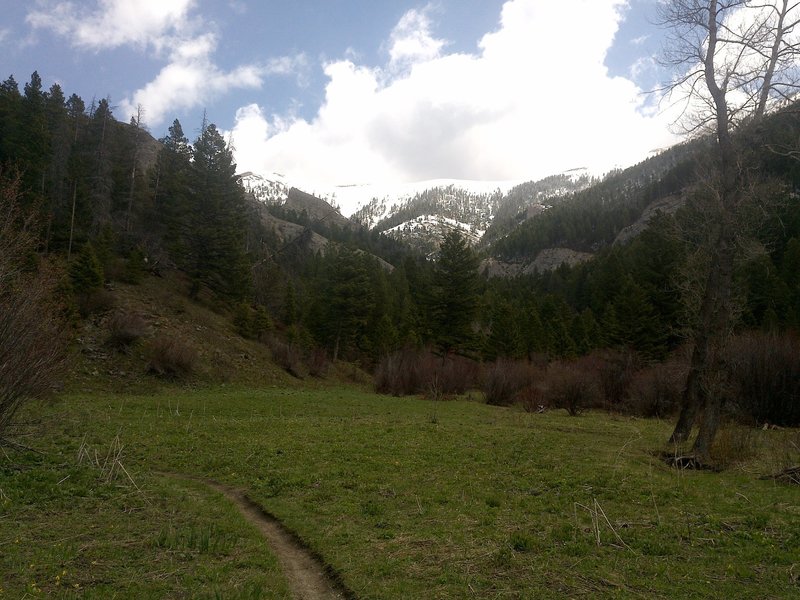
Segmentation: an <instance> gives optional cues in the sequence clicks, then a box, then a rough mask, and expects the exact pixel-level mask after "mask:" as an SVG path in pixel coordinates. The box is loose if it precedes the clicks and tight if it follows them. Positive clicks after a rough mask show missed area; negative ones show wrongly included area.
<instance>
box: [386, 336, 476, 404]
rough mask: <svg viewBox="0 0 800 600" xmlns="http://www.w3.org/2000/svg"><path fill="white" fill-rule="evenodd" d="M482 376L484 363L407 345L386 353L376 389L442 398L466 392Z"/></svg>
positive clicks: (388, 392)
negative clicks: (440, 354) (437, 353)
mask: <svg viewBox="0 0 800 600" xmlns="http://www.w3.org/2000/svg"><path fill="white" fill-rule="evenodd" d="M480 376H481V369H480V365H479V364H478V363H477V362H475V361H473V360H470V359H468V358H465V357H463V356H455V355H447V356H444V357H442V356H437V355H436V354H434V353H433V352H431V351H430V350H418V349H415V348H404V349H402V350H398V351H396V352H393V353H391V354H389V355H387V356H385V357H384V358H383V359H382V360H381V361H380V363H379V364H378V367H377V368H376V370H375V380H374V381H375V389H376V390H377V391H378V392H379V393H382V394H392V395H394V396H409V395H413V394H426V395H427V396H428V397H431V398H434V399H441V398H444V397H447V396H451V395H455V394H463V393H465V392H466V391H467V390H468V389H470V388H471V387H473V386H475V385H476V384H477V383H478V382H479V380H480Z"/></svg>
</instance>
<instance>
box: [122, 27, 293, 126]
mask: <svg viewBox="0 0 800 600" xmlns="http://www.w3.org/2000/svg"><path fill="white" fill-rule="evenodd" d="M207 42H208V40H205V39H203V38H195V39H192V40H189V41H187V42H186V43H185V44H182V45H178V47H177V48H176V50H175V52H174V53H173V56H172V57H171V60H170V62H169V64H167V65H166V66H165V67H163V68H162V69H161V71H160V72H159V73H158V75H156V77H155V78H154V79H153V80H152V81H150V82H149V83H148V84H147V85H145V86H144V87H142V88H141V89H139V90H137V91H136V92H134V93H133V95H132V96H131V97H130V98H126V99H125V100H123V101H122V102H121V103H120V111H121V112H120V114H122V115H132V114H134V113H135V112H136V107H137V106H139V105H141V106H143V107H144V108H145V109H146V111H147V122H148V124H150V125H153V124H159V123H163V122H164V120H165V119H169V118H170V117H171V116H172V115H174V114H175V113H176V112H178V111H181V110H185V109H191V108H194V107H197V106H202V105H204V104H207V103H209V102H210V101H212V100H213V99H214V98H217V97H219V96H221V95H223V94H225V93H228V92H230V91H232V90H235V89H259V88H261V87H262V86H263V84H264V80H265V79H266V77H268V76H270V75H287V74H290V73H292V72H294V71H301V72H302V70H303V69H304V67H305V65H306V62H307V61H306V58H305V56H304V55H298V56H295V57H284V58H280V59H275V60H272V61H270V62H267V63H266V64H251V65H242V66H239V67H236V68H235V69H233V70H230V71H223V70H222V69H220V68H219V67H218V66H217V65H215V64H214V62H213V61H212V60H211V58H210V56H211V54H212V53H213V51H214V49H215V47H216V44H215V43H214V44H211V45H207Z"/></svg>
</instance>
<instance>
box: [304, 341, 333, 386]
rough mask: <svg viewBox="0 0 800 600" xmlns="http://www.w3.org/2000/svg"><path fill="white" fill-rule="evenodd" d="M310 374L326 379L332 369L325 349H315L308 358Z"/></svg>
mask: <svg viewBox="0 0 800 600" xmlns="http://www.w3.org/2000/svg"><path fill="white" fill-rule="evenodd" d="M307 363H308V372H309V374H310V375H311V376H312V377H318V378H320V379H322V378H324V377H325V376H326V375H327V374H328V371H329V370H330V368H331V361H330V359H329V358H328V353H327V352H326V351H325V350H324V349H323V348H314V349H312V350H311V353H310V354H309V356H308V361H307Z"/></svg>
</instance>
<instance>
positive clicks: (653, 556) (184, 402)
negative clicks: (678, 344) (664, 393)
mask: <svg viewBox="0 0 800 600" xmlns="http://www.w3.org/2000/svg"><path fill="white" fill-rule="evenodd" d="M32 413H33V414H34V415H35V416H37V417H40V418H43V419H44V425H43V426H42V427H43V429H42V430H41V433H42V437H41V438H39V439H37V440H36V443H35V445H36V446H37V448H39V449H41V450H42V451H43V452H44V454H43V455H41V456H39V455H34V454H26V455H12V456H11V457H10V458H11V462H9V461H7V460H6V461H4V462H3V463H2V465H3V469H2V471H0V490H2V493H0V573H2V577H3V578H2V582H1V583H0V588H2V594H5V595H6V596H7V597H19V596H21V595H23V594H24V593H25V592H27V593H29V594H31V593H32V592H35V591H36V589H39V590H42V593H45V594H50V595H54V596H56V597H58V594H61V596H62V597H71V596H70V594H72V595H73V596H78V595H80V596H81V597H92V595H94V596H95V597H104V596H106V595H108V593H109V592H110V590H114V591H115V592H117V593H118V594H119V595H121V596H124V597H137V598H138V597H178V598H179V597H187V598H188V597H204V595H205V597H215V594H216V595H218V596H220V597H224V598H228V597H242V598H250V597H252V598H273V597H284V596H285V594H286V588H285V584H284V582H283V579H282V577H281V575H280V573H279V570H278V568H277V566H276V562H275V559H274V558H273V557H271V555H269V553H268V552H267V551H266V549H265V547H264V544H263V542H262V541H261V540H260V538H259V537H258V535H257V534H256V533H255V532H254V530H252V529H251V528H250V527H249V526H248V525H246V524H245V523H244V522H243V520H242V519H241V518H240V517H239V516H238V514H237V513H236V512H235V509H233V508H232V507H230V506H229V505H228V504H227V502H225V501H224V500H223V498H222V497H221V496H219V495H218V494H216V493H215V492H212V491H209V490H208V489H207V488H205V487H204V486H202V485H201V484H198V483H188V482H184V481H181V480H176V479H174V478H172V477H169V476H166V475H164V473H171V472H172V473H185V474H188V475H193V476H199V477H212V478H214V479H216V480H218V481H221V482H224V483H227V484H231V485H235V486H239V487H241V488H244V489H247V490H248V491H249V493H250V496H251V497H252V498H253V499H254V500H255V501H257V502H259V503H260V504H261V505H262V506H264V507H265V508H266V509H267V510H268V511H270V512H272V513H273V514H275V515H276V516H278V517H279V518H280V519H281V520H283V521H284V522H285V523H286V524H287V525H288V526H289V527H290V528H291V529H293V530H294V531H296V532H297V533H298V534H299V535H300V537H302V538H303V539H304V540H305V541H306V542H307V543H308V545H309V546H311V547H312V548H313V549H314V550H315V551H316V552H318V553H319V554H320V555H321V556H323V557H325V559H326V560H327V561H328V562H329V563H330V564H331V565H332V567H333V568H334V569H336V570H337V571H338V572H339V573H340V574H341V576H342V578H343V580H344V582H345V583H346V584H347V585H348V587H350V589H352V590H353V591H354V592H355V593H356V594H357V596H358V597H359V598H464V597H476V598H493V597H519V598H547V597H552V598H561V597H647V598H659V597H663V598H672V597H683V598H687V597H703V598H707V597H721V598H722V597H774V598H780V597H792V596H794V595H796V594H797V593H798V592H800V558H798V557H799V556H800V554H798V551H799V550H800V496H798V491H797V488H795V487H790V486H783V485H779V484H775V483H773V482H771V481H764V480H760V479H759V478H758V475H759V474H761V473H766V472H769V471H770V470H774V468H776V465H772V464H768V463H765V462H763V460H764V456H766V454H764V453H758V454H757V456H754V457H752V458H750V459H749V460H748V462H747V463H745V464H743V465H739V466H737V467H733V468H730V469H729V470H727V471H725V472H723V473H718V474H715V473H707V472H688V471H684V472H680V471H674V470H670V469H668V468H667V467H666V466H664V465H663V464H662V463H661V461H660V460H659V459H658V458H657V457H656V456H655V451H656V450H659V449H660V448H661V447H662V446H661V445H662V443H663V440H664V439H666V437H667V436H668V434H669V430H670V426H669V423H665V422H660V421H648V420H638V419H630V418H621V417H610V416H607V415H605V414H600V413H590V414H586V415H584V416H582V417H577V418H572V417H568V416H567V415H566V414H564V413H563V412H561V411H556V412H549V413H545V414H541V415H540V414H530V413H525V412H521V411H517V410H509V409H499V408H494V407H490V406H486V405H483V404H478V403H475V402H467V401H454V402H444V403H435V404H434V403H431V402H428V401H423V400H417V399H398V398H389V397H383V396H377V395H374V394H371V393H367V392H359V391H354V390H352V389H347V388H340V389H331V390H313V389H311V390H301V389H295V390H283V389H268V390H260V391H256V390H241V389H240V390H235V389H230V388H229V389H217V390H214V391H195V392H191V393H190V392H182V391H171V392H169V393H160V394H154V395H151V396H123V395H93V394H82V395H81V394H77V395H70V396H67V397H64V398H63V399H61V400H60V401H59V402H57V403H55V404H53V405H47V406H44V405H39V406H37V407H34V408H33V409H32ZM432 414H433V415H435V418H431V415H432ZM790 435H795V434H794V433H793V432H786V431H764V432H762V431H759V432H755V436H756V437H757V438H758V439H757V442H758V443H760V444H763V445H765V446H770V447H773V446H776V445H777V446H780V444H779V443H778V442H779V441H780V437H781V436H790ZM120 448H121V450H120ZM775 454H776V453H775V452H772V453H771V454H769V455H770V456H772V455H775ZM108 456H110V457H111V459H110V460H105V459H106V457H108ZM78 457H81V460H80V461H79V460H78ZM115 457H116V459H115ZM115 460H116V462H115ZM109 462H110V463H111V464H112V465H116V466H115V467H114V468H113V469H112V468H110V467H109V466H108V463H109ZM117 463H119V464H117ZM12 464H13V465H14V466H12ZM119 465H122V466H124V469H122V468H119ZM783 466H785V465H783ZM58 577H60V579H57V578H58ZM33 582H36V583H35V588H36V589H35V588H34V587H33V586H34V583H33ZM75 585H77V586H78V587H77V588H75V587H74V586H75ZM70 590H72V591H70Z"/></svg>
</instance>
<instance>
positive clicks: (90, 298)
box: [78, 288, 117, 319]
mask: <svg viewBox="0 0 800 600" xmlns="http://www.w3.org/2000/svg"><path fill="white" fill-rule="evenodd" d="M116 305H117V299H116V297H115V296H114V294H113V293H111V292H110V291H108V290H107V289H105V288H98V289H96V290H92V291H90V292H86V293H83V294H79V295H78V312H79V313H80V315H81V317H83V318H84V319H85V318H87V317H90V316H92V315H100V314H103V313H107V312H109V311H111V310H113V309H114V307H115V306H116Z"/></svg>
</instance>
